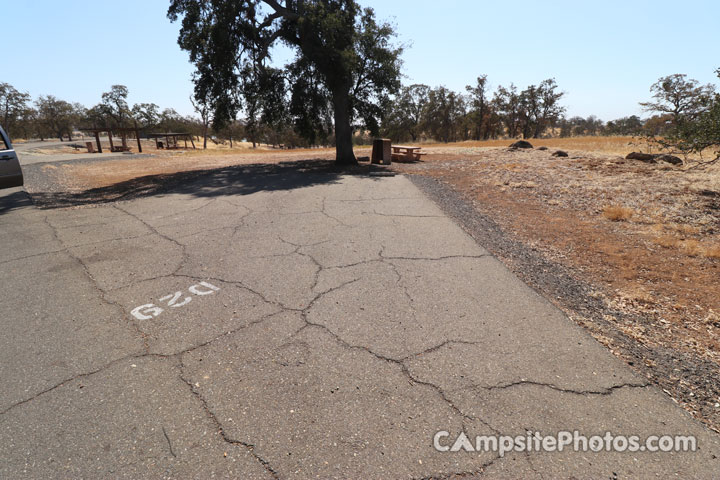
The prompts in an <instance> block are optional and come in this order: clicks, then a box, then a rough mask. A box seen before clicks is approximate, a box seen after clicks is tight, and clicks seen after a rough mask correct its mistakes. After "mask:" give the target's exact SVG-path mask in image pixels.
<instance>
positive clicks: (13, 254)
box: [0, 173, 720, 479]
mask: <svg viewBox="0 0 720 480" xmlns="http://www.w3.org/2000/svg"><path fill="white" fill-rule="evenodd" d="M0 212H2V213H1V214H0V244H2V245H3V248H2V249H1V250H0V272H1V273H2V275H1V276H0V278H1V280H0V281H1V282H2V287H3V288H2V291H3V297H2V300H1V301H0V326H1V327H2V330H3V335H2V336H0V380H1V381H2V389H0V478H13V479H14V478H211V477H219V478H363V479H369V478H378V479H386V478H452V476H453V475H454V474H455V475H458V476H462V478H481V477H482V478H606V479H607V478H668V477H673V476H677V477H679V478H713V477H716V476H717V474H718V472H720V459H719V458H718V457H720V437H719V436H718V435H717V434H715V433H713V432H710V431H709V430H707V429H705V428H704V427H703V426H702V425H701V424H699V423H698V422H696V421H695V420H693V419H692V418H690V417H689V416H688V415H687V414H686V413H685V412H684V411H683V410H682V409H681V408H679V407H678V406H677V405H675V404H674V403H672V401H670V399H669V398H668V397H666V396H665V395H664V394H663V393H662V392H660V391H658V390H657V389H656V388H655V387H653V386H649V385H648V384H647V381H646V380H645V379H643V378H639V377H637V376H636V375H635V374H634V373H633V372H632V371H631V370H629V369H628V368H627V367H626V366H625V365H624V364H623V363H621V362H620V361H619V360H617V359H616V358H615V357H614V356H613V355H611V354H610V353H609V352H608V351H607V350H606V349H605V348H604V347H602V346H601V345H600V344H598V343H597V342H596V341H595V340H593V339H592V338H591V337H589V336H588V335H587V334H586V333H585V332H584V331H583V330H582V329H580V328H579V327H577V326H576V325H575V324H573V323H572V322H571V321H570V320H568V319H567V318H566V317H565V316H564V315H563V314H562V313H561V312H560V311H558V310H557V309H556V308H554V307H553V306H552V305H551V304H550V303H549V302H548V301H546V300H545V299H544V298H542V297H541V296H539V295H538V294H537V293H535V292H534V291H533V290H531V289H530V288H529V287H527V286H526V285H525V284H523V283H522V282H521V281H519V280H518V279H517V278H516V277H515V276H514V275H512V274H511V273H510V272H509V271H508V270H507V269H506V268H505V267H504V266H503V265H502V264H501V263H500V262H499V261H498V260H496V259H495V258H494V257H493V256H491V255H490V254H489V253H488V252H487V251H486V250H485V249H483V247H482V246H480V245H478V244H476V243H475V241H474V240H473V239H472V238H471V237H470V236H468V235H467V234H466V233H465V232H463V230H462V229H461V228H460V227H459V226H457V225H456V224H455V223H453V221H451V220H450V219H449V218H448V217H447V216H446V215H445V214H443V212H442V211H441V210H440V209H439V208H438V207H437V206H436V205H435V204H433V203H432V202H431V201H430V200H429V199H428V198H426V197H425V196H424V195H423V193H422V192H421V191H420V190H418V189H417V187H415V186H414V185H413V184H412V183H411V182H410V181H409V180H408V179H407V178H405V177H401V176H398V177H389V178H387V177H381V178H373V177H360V176H340V175H330V174H308V173H305V174H303V173H295V174H288V175H286V176H285V177H284V178H282V179H278V178H275V177H273V176H268V177H267V178H264V179H263V178H262V177H252V179H248V178H246V177H243V176H242V175H236V176H234V177H228V176H223V175H221V174H218V175H217V176H210V177H208V176H206V177H203V179H202V180H198V181H196V182H194V183H190V184H186V185H183V186H181V187H178V188H177V189H176V190H175V191H172V192H168V193H166V194H163V195H155V196H150V197H146V198H140V199H135V200H130V201H124V202H117V203H112V204H103V205H90V206H84V207H74V208H67V209H56V210H39V209H37V208H35V207H33V206H32V205H31V202H29V201H28V199H27V196H26V195H25V194H24V193H23V192H22V191H10V192H5V193H4V195H3V198H2V199H0ZM575 430H577V431H578V432H579V434H581V435H585V436H587V437H590V436H592V435H597V434H599V435H603V434H604V433H605V432H607V431H610V432H612V433H613V434H615V435H628V436H630V435H637V436H639V437H640V438H645V437H647V436H649V435H665V434H667V435H692V436H695V437H696V439H697V444H698V446H699V450H698V451H696V452H693V453H672V452H670V453H660V452H655V453H651V452H648V451H645V452H637V453H629V452H623V453H618V452H599V453H594V452H590V451H586V452H575V451H572V450H571V449H568V448H566V449H565V450H564V451H563V452H554V453H549V452H542V451H535V450H533V451H531V452H510V453H506V454H505V455H504V456H503V457H500V456H499V455H498V454H497V453H493V452H481V453H477V452H467V451H463V450H461V451H459V452H444V451H438V450H437V449H436V448H434V446H433V443H434V442H433V439H434V436H435V434H436V432H438V431H446V432H448V435H447V436H441V437H438V438H440V440H441V441H440V444H441V446H450V445H452V443H453V440H454V439H455V438H456V437H457V436H458V434H459V433H460V432H461V431H464V432H466V433H467V435H468V436H469V437H470V438H471V439H473V441H472V443H474V439H475V436H477V435H511V436H526V435H527V432H528V431H531V432H536V431H538V432H541V434H543V435H553V434H556V433H557V432H560V431H570V432H572V431H575ZM458 478H459V477H458Z"/></svg>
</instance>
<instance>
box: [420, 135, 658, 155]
mask: <svg viewBox="0 0 720 480" xmlns="http://www.w3.org/2000/svg"><path fill="white" fill-rule="evenodd" d="M513 141H514V140H512V139H507V138H504V139H497V140H484V141H479V142H478V141H469V142H457V143H449V144H447V143H426V144H423V145H422V146H424V147H451V146H453V147H507V146H508V145H510V144H511V143H512V142H513ZM529 141H530V143H532V144H533V146H534V147H547V148H557V149H565V150H584V151H590V152H603V153H613V154H617V155H623V156H625V155H627V154H628V153H630V152H635V151H639V150H642V151H647V150H649V146H648V145H647V143H645V142H644V141H642V140H639V139H636V138H634V137H570V138H531V139H529Z"/></svg>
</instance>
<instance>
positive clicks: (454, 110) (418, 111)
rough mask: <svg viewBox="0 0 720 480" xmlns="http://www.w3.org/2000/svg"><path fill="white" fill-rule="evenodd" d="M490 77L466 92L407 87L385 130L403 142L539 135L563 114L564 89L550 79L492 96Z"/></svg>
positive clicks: (388, 119)
mask: <svg viewBox="0 0 720 480" xmlns="http://www.w3.org/2000/svg"><path fill="white" fill-rule="evenodd" d="M489 90H490V89H489V86H488V80H487V76H486V75H482V76H480V77H478V78H477V81H476V83H475V84H474V85H468V86H467V87H466V88H465V92H454V91H452V90H450V89H448V88H446V87H444V86H440V87H435V88H431V87H429V86H428V85H420V84H416V85H410V86H406V87H403V88H402V89H401V91H400V93H399V94H398V95H397V97H396V98H395V101H394V102H393V103H392V105H391V108H390V111H389V113H388V115H387V116H386V118H385V121H384V123H383V133H384V134H385V135H386V136H388V137H390V138H392V139H394V140H397V141H407V140H411V141H418V140H420V139H427V140H431V139H432V140H438V141H442V142H456V141H463V140H487V139H490V138H498V137H502V136H508V137H512V138H514V137H517V136H522V137H524V138H539V137H541V136H543V135H546V134H548V133H549V132H550V133H551V130H552V129H553V128H555V127H556V126H557V124H558V122H559V120H560V119H561V118H562V115H563V113H564V112H565V107H563V106H561V105H560V100H561V99H562V97H563V96H564V92H561V91H559V90H558V85H557V83H556V82H555V80H554V79H552V78H550V79H547V80H544V81H542V82H540V83H539V84H538V85H530V86H529V87H527V88H526V89H524V90H522V91H518V89H517V87H516V86H515V85H513V84H511V85H510V86H509V87H508V88H505V87H502V86H501V87H498V89H497V90H496V91H495V92H494V94H493V95H492V96H491V95H490V91H489Z"/></svg>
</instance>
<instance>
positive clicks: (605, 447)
mask: <svg viewBox="0 0 720 480" xmlns="http://www.w3.org/2000/svg"><path fill="white" fill-rule="evenodd" d="M473 440H474V441H473ZM433 446H434V447H435V449H436V450H438V451H440V452H460V451H464V452H495V453H497V454H498V455H500V456H501V457H502V456H504V455H505V454H506V453H509V452H562V451H566V450H569V451H574V452H594V453H598V452H631V453H632V452H694V451H696V450H697V439H696V438H695V437H694V436H692V435H648V436H647V437H645V438H641V437H640V436H638V435H615V434H613V433H612V432H605V433H604V434H603V435H583V434H581V433H580V432H579V431H577V430H575V431H572V432H570V431H561V432H557V433H556V434H553V435H542V434H541V433H540V432H526V434H525V435H515V436H512V435H477V436H475V437H474V439H472V437H470V436H468V435H467V434H466V433H465V432H461V433H459V434H457V435H452V434H450V432H447V431H445V430H441V431H439V432H437V433H435V435H434V436H433Z"/></svg>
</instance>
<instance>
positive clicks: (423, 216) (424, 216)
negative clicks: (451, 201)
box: [365, 210, 445, 218]
mask: <svg viewBox="0 0 720 480" xmlns="http://www.w3.org/2000/svg"><path fill="white" fill-rule="evenodd" d="M365 215H378V216H380V217H407V218H445V216H444V215H401V214H393V213H380V212H378V211H377V210H373V213H366V214H365Z"/></svg>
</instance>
